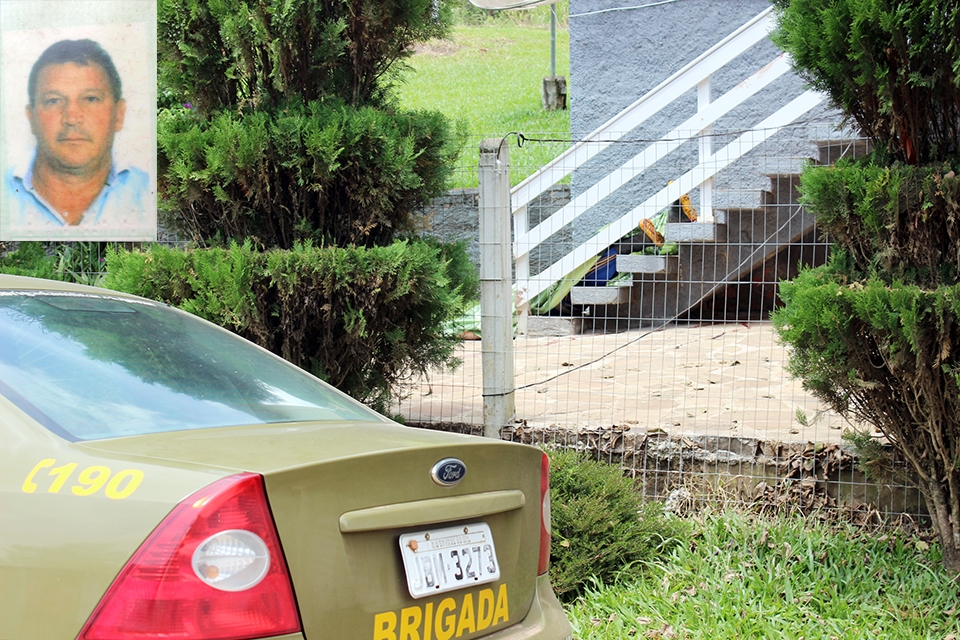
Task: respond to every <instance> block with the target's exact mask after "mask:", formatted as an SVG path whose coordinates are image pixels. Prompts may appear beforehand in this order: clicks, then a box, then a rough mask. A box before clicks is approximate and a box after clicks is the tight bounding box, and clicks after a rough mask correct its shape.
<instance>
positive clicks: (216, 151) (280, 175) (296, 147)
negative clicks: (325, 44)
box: [158, 98, 456, 248]
mask: <svg viewBox="0 0 960 640" xmlns="http://www.w3.org/2000/svg"><path fill="white" fill-rule="evenodd" d="M158 128H159V132H158V143H159V147H160V158H161V172H162V174H163V179H162V181H161V187H162V192H163V196H164V200H165V206H166V207H168V208H172V209H173V210H174V211H177V212H178V215H177V216H176V217H175V218H174V220H173V221H172V222H173V225H174V226H175V227H177V228H179V229H180V230H181V231H183V232H185V233H187V234H189V235H190V237H192V238H193V239H194V240H197V241H200V242H201V243H202V242H204V241H207V240H209V239H213V238H221V239H224V240H226V239H234V240H238V241H242V239H245V238H252V239H254V240H255V241H256V242H257V244H259V245H262V246H266V247H282V248H290V247H292V246H293V245H294V244H295V243H297V242H302V241H312V242H314V243H317V244H321V243H323V244H333V245H337V246H347V245H351V244H356V245H364V246H375V245H384V244H389V243H390V242H391V241H392V240H393V238H394V237H395V236H396V235H397V234H400V233H404V232H408V233H409V232H411V231H413V230H414V229H415V225H416V222H417V219H416V216H415V213H416V211H417V210H418V209H419V208H420V207H422V206H423V204H424V203H425V202H426V200H427V199H428V198H431V197H435V196H437V195H440V193H442V191H443V188H444V185H445V183H446V179H447V177H448V176H449V175H450V172H451V171H452V168H453V166H454V165H453V158H454V156H455V155H456V145H455V141H454V137H453V135H452V134H451V132H450V130H449V126H448V125H447V122H446V120H444V118H443V117H442V116H441V115H440V114H438V113H431V112H409V113H391V112H387V111H384V110H382V109H377V108H374V107H354V106H351V105H348V104H346V103H344V102H343V101H341V100H339V99H336V98H331V99H327V100H322V101H321V100H317V101H313V102H310V103H307V104H304V103H301V102H298V101H291V102H290V103H288V104H286V105H284V107H283V108H282V109H278V110H271V111H263V110H261V111H252V112H241V113H237V112H234V111H224V112H220V113H216V114H214V115H212V116H210V118H208V119H204V118H198V117H197V116H196V114H194V113H193V112H192V111H191V110H187V109H173V110H169V111H166V112H164V113H162V114H161V116H160V120H159V124H158Z"/></svg>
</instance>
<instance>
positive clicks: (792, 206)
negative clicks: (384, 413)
mask: <svg viewBox="0 0 960 640" xmlns="http://www.w3.org/2000/svg"><path fill="white" fill-rule="evenodd" d="M742 134H743V132H740V131H726V132H722V131H721V132H716V131H715V132H713V134H712V137H713V140H712V145H713V148H715V149H720V148H723V147H724V146H725V145H730V144H731V143H735V142H736V140H738V139H740V137H741V136H742ZM488 137H489V138H495V137H496V136H488ZM619 139H620V142H619V143H617V144H611V145H609V148H608V149H606V150H605V151H604V152H603V153H600V154H598V155H597V156H596V157H595V158H594V160H592V161H591V162H590V163H588V164H587V165H586V166H584V167H580V168H578V169H576V170H575V171H573V172H572V174H571V176H570V178H569V179H567V180H564V181H562V182H561V183H559V184H556V185H554V186H552V187H551V188H550V189H548V190H546V191H545V192H544V194H542V195H541V196H540V197H539V198H538V199H537V200H535V201H533V202H531V203H530V204H529V205H528V206H527V208H526V211H524V212H522V213H523V216H516V215H515V225H514V229H513V240H514V249H515V253H517V248H518V246H520V245H522V239H523V238H524V237H525V234H528V232H529V231H530V230H531V229H536V228H537V226H538V225H543V224H544V221H547V223H548V224H549V225H550V228H549V233H548V232H543V233H540V234H539V235H540V237H541V238H542V240H541V241H540V242H539V243H538V244H537V245H536V246H535V247H534V248H533V249H532V250H530V251H529V255H528V259H529V264H528V265H527V266H522V265H519V264H518V267H517V269H516V270H515V273H514V275H515V278H516V284H515V289H514V295H515V298H516V300H517V301H518V303H519V304H518V306H519V307H520V309H519V312H518V314H517V316H516V318H515V323H516V337H515V339H514V341H513V344H512V353H513V356H512V357H513V363H514V384H513V392H514V399H515V406H516V415H515V417H514V420H513V421H512V423H511V424H508V425H505V426H504V427H503V428H502V429H501V430H500V434H501V437H503V438H505V439H511V440H516V441H521V442H527V443H534V444H546V443H552V444H554V445H556V446H561V447H564V448H576V449H579V450H582V451H584V452H585V453H587V454H588V455H591V456H593V457H596V458H599V459H606V460H608V461H610V462H614V463H616V464H619V465H621V466H622V467H623V468H624V469H625V471H626V472H628V473H629V474H631V475H632V476H634V477H635V478H637V479H638V482H639V483H640V484H641V486H642V487H643V489H644V491H645V492H646V493H648V494H649V495H657V496H661V497H663V496H673V497H674V498H676V496H687V495H689V496H690V497H691V499H693V497H695V496H697V495H701V496H702V495H703V494H704V492H707V493H710V492H714V491H716V490H718V489H719V488H723V490H724V491H725V492H726V493H727V494H728V496H729V495H733V496H734V497H735V498H736V499H737V500H743V501H749V502H751V503H757V502H761V503H766V504H770V505H778V506H780V507H785V508H800V509H807V510H809V509H814V508H830V509H846V510H854V511H856V512H857V513H860V514H861V515H862V514H869V516H868V517H870V518H879V517H881V516H882V514H897V515H900V514H906V515H907V516H908V517H918V518H919V517H922V516H923V513H924V507H923V504H922V500H921V498H920V497H919V494H918V493H917V491H916V490H914V489H912V488H911V483H910V482H909V481H907V478H906V476H905V475H904V465H903V464H902V463H901V462H897V461H894V462H893V463H892V466H891V467H890V468H889V469H888V473H887V474H885V475H878V476H877V477H873V478H867V477H865V476H864V475H863V473H861V471H860V470H859V466H858V464H857V460H856V457H855V455H854V453H853V451H852V448H851V446H850V445H849V443H848V442H846V441H845V440H844V437H843V436H844V433H845V432H853V431H859V432H860V433H861V434H864V435H865V436H866V437H868V438H870V439H872V440H873V441H875V442H878V443H880V444H882V443H883V441H882V438H881V436H880V434H879V433H876V432H874V431H873V430H872V429H871V427H870V425H864V424H850V423H848V422H847V421H845V420H844V418H842V417H841V416H839V415H837V414H836V413H835V412H833V411H832V410H831V409H830V408H829V407H827V406H825V405H824V404H822V403H820V402H819V401H818V400H817V399H816V398H814V397H813V396H812V395H810V394H809V393H808V392H807V391H806V390H805V389H804V388H803V386H802V384H801V382H800V381H799V380H796V379H794V378H792V377H791V376H790V375H789V374H788V373H787V368H786V367H787V364H788V359H789V354H788V350H787V348H786V347H785V346H784V345H782V344H780V343H779V342H778V339H777V335H776V332H775V331H774V328H773V326H772V324H771V322H770V313H771V312H772V311H774V310H775V309H776V308H777V306H778V305H779V304H780V301H779V298H778V295H777V291H778V287H779V283H780V281H781V280H784V279H789V278H791V277H793V276H794V275H796V273H797V271H798V269H800V268H803V267H807V266H816V265H819V264H823V263H824V262H825V261H826V260H827V258H828V255H829V247H830V243H829V238H827V237H825V234H823V233H822V232H821V231H820V230H819V229H818V228H817V225H816V222H815V219H814V218H813V217H812V216H811V215H810V214H809V213H808V212H806V211H804V209H803V207H802V206H801V204H800V202H799V198H800V194H799V190H798V187H799V174H800V172H801V170H802V168H803V166H804V164H805V163H808V162H817V163H833V162H835V161H836V160H837V159H838V158H840V157H855V156H857V155H861V154H863V153H864V152H865V151H866V150H867V146H866V144H865V143H864V142H863V141H862V140H858V139H855V138H851V137H845V136H844V134H843V133H841V132H838V131H837V130H836V129H835V127H834V126H833V125H830V124H826V123H823V122H804V123H799V124H796V125H794V126H791V127H787V128H784V129H783V130H781V131H779V132H777V133H775V134H773V135H770V136H769V140H768V141H767V142H766V143H765V144H763V145H760V146H758V147H756V148H754V149H752V150H751V151H749V152H748V153H745V154H743V155H742V156H741V157H739V158H738V159H736V160H735V161H732V162H729V163H728V165H727V166H725V168H723V170H721V171H717V172H716V173H715V175H713V179H712V180H710V181H709V182H708V183H698V184H697V185H696V186H694V187H693V188H690V189H683V191H682V192H679V193H677V194H676V195H673V194H671V195H670V197H669V199H668V201H667V202H666V203H665V205H664V203H663V202H662V200H663V198H662V197H661V198H659V199H658V198H656V197H655V196H657V195H658V194H661V195H662V192H663V190H664V189H665V188H666V187H667V185H669V184H670V181H671V180H675V179H677V178H676V176H682V175H685V174H686V173H687V172H689V171H690V170H691V166H696V165H697V164H698V162H699V158H702V155H701V154H700V153H699V149H698V147H699V145H700V144H701V141H700V140H699V139H696V138H694V139H692V140H691V141H690V142H686V143H683V144H679V145H677V148H676V150H675V151H673V152H671V153H669V154H667V155H665V158H664V162H663V163H661V165H658V166H657V167H656V170H655V171H645V172H641V173H639V174H637V175H633V174H631V175H628V176H626V177H624V176H622V175H618V172H625V171H628V170H630V169H631V167H630V164H631V162H632V161H631V158H634V157H636V156H637V154H639V153H641V151H642V149H643V148H648V147H650V146H651V145H656V144H660V143H662V139H660V138H658V137H657V134H656V132H651V133H649V134H648V135H645V134H644V133H642V132H641V133H638V132H636V131H633V132H629V133H628V134H623V135H622V136H620V137H619ZM503 140H504V141H505V143H508V144H510V145H511V147H510V156H509V161H510V171H511V176H510V182H511V184H514V185H516V184H517V183H518V182H520V179H518V178H521V179H522V178H524V177H526V176H528V175H530V174H531V173H532V172H533V171H535V170H536V167H531V166H527V165H524V164H523V163H524V159H525V158H529V157H533V155H532V154H530V155H527V156H516V155H514V151H515V150H516V149H517V147H516V145H517V144H518V143H517V139H516V137H513V138H511V137H510V136H507V137H505V138H503ZM538 140H544V141H546V142H544V143H543V144H548V145H554V149H552V151H554V150H556V146H557V145H558V144H560V140H559V139H558V138H556V137H554V136H550V135H527V136H523V137H522V138H520V143H522V144H523V145H524V148H528V147H531V146H535V145H537V144H540V143H539V142H538ZM475 148H476V147H475ZM472 156H473V159H474V160H476V158H477V155H476V152H474V153H473V154H472ZM468 157H469V155H468ZM700 166H703V163H702V162H701V164H700ZM460 170H461V171H471V172H475V171H476V165H475V164H474V165H473V166H470V165H465V166H464V165H462V166H461V168H460ZM604 181H607V182H608V183H609V182H616V183H618V184H622V185H623V186H622V187H621V188H620V189H617V190H615V191H611V193H610V194H609V195H606V196H601V197H596V196H594V197H585V196H584V194H589V192H590V190H591V189H596V186H595V185H597V184H602V183H603V182H604ZM461 182H462V183H468V182H470V179H467V178H463V179H461ZM459 196H460V200H461V204H460V205H459V206H448V207H446V208H445V209H444V210H443V211H441V212H435V213H438V219H439V220H440V224H437V225H436V226H434V227H433V228H432V229H431V231H430V232H431V233H438V234H439V235H441V236H444V234H446V235H445V237H446V238H448V239H449V238H453V237H456V238H464V239H467V240H468V241H469V242H473V241H474V234H475V229H476V224H477V223H476V219H475V216H476V209H475V208H474V209H471V208H470V206H468V204H472V205H473V206H475V204H476V203H475V198H476V192H475V191H472V190H469V189H466V190H461V191H460V192H459ZM565 208H566V209H567V210H569V209H570V208H575V209H577V210H576V211H572V212H569V213H564V210H565ZM558 212H561V213H559V214H558ZM624 214H627V215H633V218H632V220H631V223H630V225H629V226H630V231H629V232H628V233H627V234H626V235H624V236H619V235H618V236H617V237H616V238H615V240H614V241H613V242H605V241H602V242H596V243H595V244H592V245H590V242H592V241H595V240H596V239H597V238H598V236H601V235H602V234H599V233H598V230H602V229H604V228H605V227H608V226H610V225H612V224H614V221H616V220H618V219H619V218H620V216H623V215H624ZM558 215H559V216H560V217H562V218H563V221H564V224H563V225H559V224H554V222H553V221H552V220H551V217H554V218H556V217H557V216H558ZM457 216H460V218H459V220H458V218H457ZM471 216H474V217H473V218H472V219H471ZM524 216H525V219H524ZM646 222H649V223H650V224H646ZM524 226H526V228H523V227H524ZM528 235H529V234H528ZM608 235H609V234H608ZM518 238H521V242H518ZM582 244H587V245H588V246H589V247H590V250H589V253H590V255H591V258H590V260H589V261H588V262H587V264H585V265H579V268H577V269H574V270H572V272H571V273H565V275H564V277H563V278H561V279H559V280H558V279H557V278H556V273H557V271H556V269H555V268H554V269H553V271H552V272H551V267H553V266H555V265H557V264H560V263H562V261H563V260H564V257H565V256H568V255H569V254H570V252H571V251H572V249H574V248H575V247H577V246H580V245H582ZM520 251H523V248H522V247H521V249H520ZM515 257H516V256H515ZM638 265H639V266H638ZM527 271H529V274H530V275H528V276H527V277H526V279H524V277H523V276H524V275H525V273H526V272H527ZM538 274H541V275H538ZM542 274H548V275H549V277H547V278H545V281H542V282H539V283H538V282H537V278H538V277H543V275H542ZM531 283H537V284H538V285H539V286H534V285H531ZM524 287H530V288H532V289H535V290H536V291H537V292H542V293H539V295H534V296H526V302H527V303H528V304H527V306H526V307H525V306H524V304H523V303H524V302H525V296H524ZM478 318H479V313H478V310H476V309H475V310H474V313H473V314H471V315H470V316H469V317H467V318H465V319H464V320H463V321H462V322H461V323H460V324H459V325H458V327H459V329H460V330H462V335H463V337H464V341H463V342H462V346H461V348H460V354H459V356H460V359H461V360H462V364H461V366H460V367H459V368H458V369H456V370H454V371H431V372H429V373H428V374H427V375H424V376H422V377H420V378H418V379H416V380H413V381H411V383H410V384H409V385H408V386H407V387H406V389H405V394H404V398H403V400H402V401H401V402H399V403H398V406H397V408H396V411H397V413H398V414H399V415H401V416H403V419H404V420H405V421H406V422H407V423H408V424H415V425H420V426H427V427H430V428H441V429H447V430H455V431H461V432H466V433H483V423H484V406H485V405H484V389H483V369H482V362H481V361H482V347H481V346H482V337H483V336H482V331H481V330H480V326H479V322H478ZM477 338H479V339H477Z"/></svg>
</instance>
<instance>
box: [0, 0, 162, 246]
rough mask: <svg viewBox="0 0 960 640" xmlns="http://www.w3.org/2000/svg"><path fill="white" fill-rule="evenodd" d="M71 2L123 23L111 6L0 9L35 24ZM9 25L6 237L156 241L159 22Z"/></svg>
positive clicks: (5, 41) (1, 226) (4, 83)
mask: <svg viewBox="0 0 960 640" xmlns="http://www.w3.org/2000/svg"><path fill="white" fill-rule="evenodd" d="M63 4H67V5H74V6H73V7H71V8H72V9H76V8H77V5H84V7H85V9H86V10H88V11H91V12H93V15H84V17H85V18H86V19H92V20H96V19H98V16H97V15H96V10H97V9H98V7H101V6H102V8H103V9H104V11H103V14H104V15H102V16H99V17H102V18H103V19H105V20H112V19H115V18H116V17H117V16H116V15H114V13H115V12H114V11H112V10H113V8H114V5H115V4H116V3H111V2H108V1H102V2H97V1H94V2H71V3H49V2H35V1H31V2H19V1H16V0H14V1H12V2H11V1H10V0H4V2H2V3H0V8H2V10H3V11H4V14H9V13H11V5H22V6H21V7H19V9H20V11H19V12H18V13H16V14H15V16H14V17H15V18H18V19H19V20H13V21H14V22H18V21H19V23H20V24H25V25H27V26H34V25H35V24H36V23H37V22H38V21H40V20H42V18H43V16H40V15H30V13H29V12H30V11H31V10H32V11H41V10H43V9H49V8H51V7H52V6H55V5H63ZM129 4H130V5H131V6H134V7H138V6H139V7H140V8H142V9H145V10H147V11H155V8H154V7H155V4H154V3H153V2H137V1H136V0H134V1H133V2H131V3H129ZM153 15H155V14H153ZM51 17H52V18H53V19H54V22H56V21H57V16H56V12H54V15H53V16H51ZM0 18H4V30H3V31H0V57H2V65H0V66H2V72H0V90H2V92H0V96H2V98H0V109H2V110H0V121H2V124H0V169H2V177H3V182H2V184H0V239H3V240H28V239H30V240H117V241H133V240H155V239H156V236H157V205H156V55H155V53H154V52H155V50H156V49H155V47H156V44H155V43H156V33H155V19H154V20H151V19H150V18H151V16H149V15H148V16H145V19H144V20H143V21H127V22H115V23H110V22H108V23H96V24H89V25H81V26H69V27H61V26H51V27H40V28H27V29H17V30H11V29H8V28H7V24H8V22H9V21H8V20H7V18H8V15H3V16H0Z"/></svg>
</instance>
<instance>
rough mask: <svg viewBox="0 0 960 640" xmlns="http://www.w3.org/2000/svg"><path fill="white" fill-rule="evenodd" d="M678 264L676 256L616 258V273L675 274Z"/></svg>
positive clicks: (629, 256)
mask: <svg viewBox="0 0 960 640" xmlns="http://www.w3.org/2000/svg"><path fill="white" fill-rule="evenodd" d="M679 264H680V258H679V257H677V256H646V255H642V254H639V255H635V254H631V255H623V256H621V255H618V256H617V272H618V273H677V270H678V267H679Z"/></svg>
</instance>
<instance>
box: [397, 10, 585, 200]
mask: <svg viewBox="0 0 960 640" xmlns="http://www.w3.org/2000/svg"><path fill="white" fill-rule="evenodd" d="M409 64H410V66H411V69H410V70H408V71H406V72H404V74H403V75H402V78H401V79H402V84H401V86H400V87H399V98H400V104H401V106H403V107H404V108H408V109H437V110H439V111H441V112H442V113H443V114H445V115H446V116H448V117H449V118H451V119H452V120H454V121H455V122H457V124H458V126H459V127H460V129H461V130H462V131H463V132H464V133H465V135H466V142H465V145H464V149H463V151H462V152H461V154H460V163H459V167H458V171H457V172H456V174H455V176H454V178H453V180H454V184H452V185H451V187H452V188H463V187H476V186H477V169H476V167H477V159H478V151H477V149H478V147H479V143H480V140H481V139H483V138H502V137H503V136H505V135H507V134H508V133H510V132H512V131H513V132H521V133H523V134H524V135H527V136H530V137H541V138H545V137H546V138H560V139H563V140H567V139H568V138H569V132H570V112H569V111H545V110H544V109H543V107H542V105H541V100H540V90H541V85H542V81H543V77H544V76H548V75H550V29H549V26H540V25H531V24H515V23H513V22H512V21H507V20H491V21H486V22H484V23H482V24H480V25H459V26H457V27H455V28H454V29H453V32H452V34H451V36H450V37H449V39H446V40H434V41H431V42H428V43H426V44H423V45H420V46H419V47H418V48H417V50H416V53H415V54H414V55H413V56H412V58H411V59H410V60H409ZM557 75H563V76H567V77H569V75H570V37H569V33H568V32H567V31H566V30H562V29H559V28H558V29H557ZM510 143H511V149H510V166H511V181H512V182H513V184H517V183H518V182H520V181H521V180H522V179H523V178H524V177H526V176H528V175H530V174H531V173H533V172H534V171H536V169H538V168H539V167H540V166H542V165H543V164H546V163H547V162H549V161H550V160H552V159H553V158H555V157H556V156H557V155H559V153H561V152H562V151H563V150H564V149H566V148H567V147H568V146H569V142H563V143H534V142H527V143H526V144H525V145H524V146H523V148H519V149H518V148H517V143H516V138H511V139H510Z"/></svg>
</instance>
